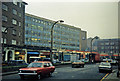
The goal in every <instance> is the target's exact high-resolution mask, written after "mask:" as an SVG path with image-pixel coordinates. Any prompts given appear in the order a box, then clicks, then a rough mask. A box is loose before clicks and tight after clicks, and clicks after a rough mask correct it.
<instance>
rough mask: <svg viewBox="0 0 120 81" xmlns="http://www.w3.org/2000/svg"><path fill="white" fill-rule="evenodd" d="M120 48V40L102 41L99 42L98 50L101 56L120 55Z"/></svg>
mask: <svg viewBox="0 0 120 81" xmlns="http://www.w3.org/2000/svg"><path fill="white" fill-rule="evenodd" d="M119 46H120V39H100V40H98V41H97V49H98V52H99V53H101V54H104V53H105V54H108V55H110V56H114V55H118V53H119V51H120V48H119Z"/></svg>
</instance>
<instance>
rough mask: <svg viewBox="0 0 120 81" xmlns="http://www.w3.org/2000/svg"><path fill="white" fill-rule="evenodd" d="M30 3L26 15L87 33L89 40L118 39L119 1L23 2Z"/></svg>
mask: <svg viewBox="0 0 120 81" xmlns="http://www.w3.org/2000/svg"><path fill="white" fill-rule="evenodd" d="M23 1H25V2H27V3H28V5H27V6H26V13H29V14H32V15H36V16H39V17H43V18H47V19H50V20H53V21H57V20H63V21H64V24H68V25H71V26H75V27H78V28H81V30H83V31H87V38H89V37H95V36H98V37H100V38H101V39H112V38H117V37H118V1H119V0H69V1H68V0H23Z"/></svg>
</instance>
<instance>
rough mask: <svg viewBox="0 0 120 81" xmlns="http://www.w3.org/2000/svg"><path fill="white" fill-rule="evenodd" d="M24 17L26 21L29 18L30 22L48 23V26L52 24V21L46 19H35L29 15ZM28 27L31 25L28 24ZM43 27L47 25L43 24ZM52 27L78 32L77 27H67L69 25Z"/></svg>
mask: <svg viewBox="0 0 120 81" xmlns="http://www.w3.org/2000/svg"><path fill="white" fill-rule="evenodd" d="M25 18H26V20H25V21H26V23H27V22H28V21H29V20H31V21H32V22H34V23H35V22H36V23H40V24H44V25H48V26H50V27H51V26H52V25H53V23H51V22H48V21H43V20H41V19H35V18H32V17H29V16H26V17H25ZM29 27H31V26H29ZM45 27H47V26H45ZM54 29H58V30H59V29H63V30H69V31H72V32H75V33H79V31H78V30H77V29H75V28H69V27H64V26H62V25H61V26H60V25H55V26H54Z"/></svg>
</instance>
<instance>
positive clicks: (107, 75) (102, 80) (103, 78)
mask: <svg viewBox="0 0 120 81" xmlns="http://www.w3.org/2000/svg"><path fill="white" fill-rule="evenodd" d="M108 74H109V73H107V74H106V75H105V76H104V77H103V78H102V79H101V80H100V81H103V80H104V79H105V78H106V77H107V76H108Z"/></svg>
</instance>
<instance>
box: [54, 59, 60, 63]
mask: <svg viewBox="0 0 120 81" xmlns="http://www.w3.org/2000/svg"><path fill="white" fill-rule="evenodd" d="M55 63H61V61H59V60H55V59H54V60H53V64H55Z"/></svg>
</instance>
